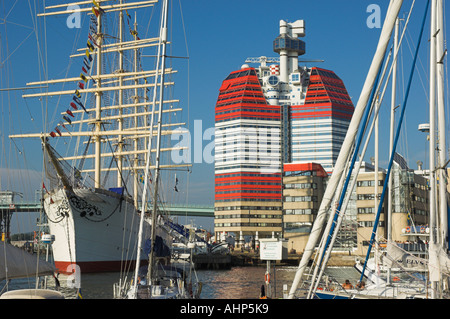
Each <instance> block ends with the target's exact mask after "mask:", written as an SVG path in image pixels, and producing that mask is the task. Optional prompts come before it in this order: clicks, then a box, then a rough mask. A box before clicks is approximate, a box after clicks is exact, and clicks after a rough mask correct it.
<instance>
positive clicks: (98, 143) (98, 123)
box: [94, 12, 103, 188]
mask: <svg viewBox="0 0 450 319" xmlns="http://www.w3.org/2000/svg"><path fill="white" fill-rule="evenodd" d="M97 37H98V43H99V45H98V47H97V55H96V58H97V80H96V83H97V89H99V90H97V91H96V92H95V132H96V137H95V140H94V143H95V158H94V168H95V178H94V180H95V188H100V187H101V184H100V181H101V169H102V167H101V152H102V136H101V135H100V132H101V129H102V110H101V107H102V95H103V93H102V91H101V90H100V89H101V87H102V80H101V77H100V75H101V74H102V46H101V44H102V42H103V41H102V40H103V34H102V13H101V12H100V14H99V15H98V17H97Z"/></svg>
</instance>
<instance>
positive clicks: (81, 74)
mask: <svg viewBox="0 0 450 319" xmlns="http://www.w3.org/2000/svg"><path fill="white" fill-rule="evenodd" d="M80 78H81V79H82V80H83V81H84V82H87V78H86V76H85V75H84V74H83V73H80Z"/></svg>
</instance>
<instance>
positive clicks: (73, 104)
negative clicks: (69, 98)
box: [70, 102, 78, 110]
mask: <svg viewBox="0 0 450 319" xmlns="http://www.w3.org/2000/svg"><path fill="white" fill-rule="evenodd" d="M70 106H71V107H73V108H74V109H75V110H78V108H77V106H76V105H75V103H73V102H70Z"/></svg>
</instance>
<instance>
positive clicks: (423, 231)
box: [420, 226, 425, 234]
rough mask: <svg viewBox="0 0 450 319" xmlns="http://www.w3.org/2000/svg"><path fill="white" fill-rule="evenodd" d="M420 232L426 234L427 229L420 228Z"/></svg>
mask: <svg viewBox="0 0 450 319" xmlns="http://www.w3.org/2000/svg"><path fill="white" fill-rule="evenodd" d="M420 232H421V233H422V234H423V233H425V227H423V226H420Z"/></svg>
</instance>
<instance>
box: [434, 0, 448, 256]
mask: <svg viewBox="0 0 450 319" xmlns="http://www.w3.org/2000/svg"><path fill="white" fill-rule="evenodd" d="M436 28H437V30H436V33H437V34H436V62H437V64H436V68H437V70H436V76H437V82H436V88H437V106H438V129H439V135H438V138H439V150H438V154H439V162H438V163H439V169H438V173H439V216H440V226H441V227H440V235H441V236H440V244H441V247H442V248H444V251H446V250H447V248H448V238H447V237H448V226H447V225H448V220H447V219H448V218H447V197H446V190H447V176H446V175H447V174H446V173H445V167H444V166H445V162H446V151H447V144H446V137H445V92H444V81H445V80H444V58H445V55H446V52H445V51H444V8H443V1H442V0H437V7H436Z"/></svg>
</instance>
